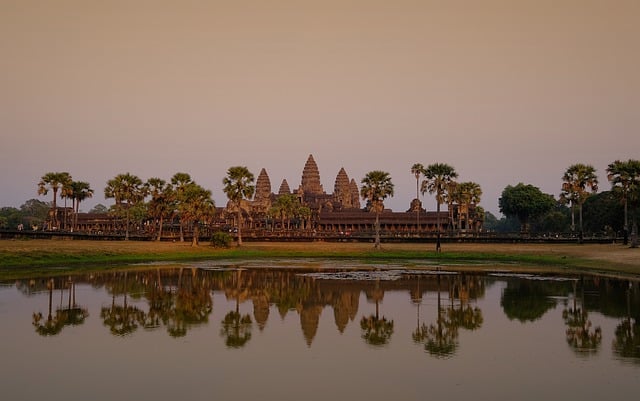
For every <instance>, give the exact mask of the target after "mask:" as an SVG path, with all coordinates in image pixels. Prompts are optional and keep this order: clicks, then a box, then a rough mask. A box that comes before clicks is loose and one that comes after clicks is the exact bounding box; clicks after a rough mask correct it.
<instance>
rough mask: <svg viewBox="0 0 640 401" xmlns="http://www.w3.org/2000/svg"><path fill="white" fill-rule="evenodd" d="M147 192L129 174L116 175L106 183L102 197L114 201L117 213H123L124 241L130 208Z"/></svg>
mask: <svg viewBox="0 0 640 401" xmlns="http://www.w3.org/2000/svg"><path fill="white" fill-rule="evenodd" d="M146 194H147V190H146V188H145V186H144V185H143V183H142V180H141V179H140V178H139V177H138V176H136V175H132V174H130V173H125V174H118V175H117V176H115V177H114V178H112V179H111V180H109V181H107V186H106V187H105V189H104V197H105V198H107V199H109V198H114V199H115V202H116V203H115V209H116V211H117V212H118V213H120V212H123V213H124V215H125V218H126V223H125V237H124V239H125V240H128V239H129V226H130V220H131V212H132V208H133V207H134V206H136V205H138V204H139V203H141V202H142V201H143V200H144V197H145V196H146Z"/></svg>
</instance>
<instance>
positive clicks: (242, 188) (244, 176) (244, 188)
mask: <svg viewBox="0 0 640 401" xmlns="http://www.w3.org/2000/svg"><path fill="white" fill-rule="evenodd" d="M253 180H254V177H253V174H252V173H251V172H250V171H249V169H248V168H246V167H244V166H234V167H229V169H228V170H227V176H226V177H224V178H223V179H222V184H223V185H224V188H223V191H224V193H225V194H227V198H229V200H230V201H231V203H232V204H234V205H235V207H236V212H237V213H238V246H242V201H243V200H244V199H251V198H252V197H253V193H254V192H255V189H256V187H255V185H253Z"/></svg>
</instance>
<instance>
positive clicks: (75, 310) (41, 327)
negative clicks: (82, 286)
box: [32, 278, 89, 336]
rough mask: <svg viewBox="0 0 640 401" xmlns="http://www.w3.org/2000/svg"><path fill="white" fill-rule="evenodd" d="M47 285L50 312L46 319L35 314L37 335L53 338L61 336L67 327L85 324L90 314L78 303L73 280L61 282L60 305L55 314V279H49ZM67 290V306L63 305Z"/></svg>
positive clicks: (40, 314)
mask: <svg viewBox="0 0 640 401" xmlns="http://www.w3.org/2000/svg"><path fill="white" fill-rule="evenodd" d="M46 283H47V284H46V286H47V289H48V292H49V303H48V309H47V311H48V312H47V317H46V319H45V318H44V316H43V314H42V312H34V313H33V316H32V317H33V326H34V327H35V328H36V333H38V334H40V335H41V336H53V335H56V334H59V333H60V332H61V331H62V329H63V328H64V327H65V326H77V325H81V324H83V323H84V321H85V319H86V318H87V317H88V316H89V312H88V311H87V309H86V308H83V307H81V306H79V305H78V304H77V303H76V286H75V283H74V282H73V281H72V279H71V278H69V280H68V281H67V282H66V283H65V282H61V286H60V305H59V306H58V308H57V309H56V311H55V314H53V313H52V307H53V290H54V288H55V286H56V281H55V280H54V279H49V280H47V281H46ZM65 284H66V286H65ZM65 288H66V289H67V290H68V303H67V305H63V303H62V299H63V297H64V290H65Z"/></svg>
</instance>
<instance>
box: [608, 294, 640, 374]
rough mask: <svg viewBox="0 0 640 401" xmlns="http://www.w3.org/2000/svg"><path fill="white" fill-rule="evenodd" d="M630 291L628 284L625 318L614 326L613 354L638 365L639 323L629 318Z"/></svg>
mask: <svg viewBox="0 0 640 401" xmlns="http://www.w3.org/2000/svg"><path fill="white" fill-rule="evenodd" d="M631 289H632V284H631V282H629V286H628V288H627V291H626V292H627V316H626V317H625V319H624V320H622V322H621V323H620V324H619V325H618V326H616V331H615V339H614V340H613V352H614V354H615V355H617V356H619V357H622V358H632V360H633V362H635V363H637V364H640V323H639V322H638V319H634V318H632V317H631Z"/></svg>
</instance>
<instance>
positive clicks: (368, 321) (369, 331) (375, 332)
mask: <svg viewBox="0 0 640 401" xmlns="http://www.w3.org/2000/svg"><path fill="white" fill-rule="evenodd" d="M367 295H368V296H370V297H371V298H373V300H374V301H375V303H376V313H375V315H369V316H363V317H362V319H361V320H360V328H361V329H362V339H363V340H365V342H366V343H367V344H370V345H375V346H382V345H385V344H387V343H388V342H389V340H390V339H391V335H392V334H393V320H387V318H385V317H384V316H383V317H380V301H381V300H382V299H383V298H384V291H383V290H382V289H381V288H380V280H376V286H375V288H374V290H373V291H372V292H371V293H370V294H367Z"/></svg>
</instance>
